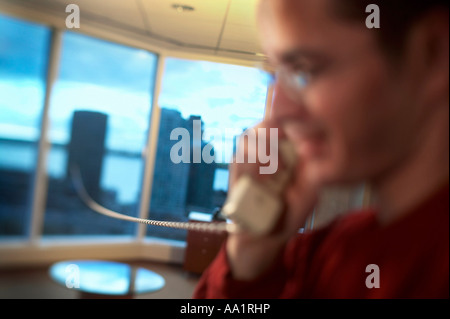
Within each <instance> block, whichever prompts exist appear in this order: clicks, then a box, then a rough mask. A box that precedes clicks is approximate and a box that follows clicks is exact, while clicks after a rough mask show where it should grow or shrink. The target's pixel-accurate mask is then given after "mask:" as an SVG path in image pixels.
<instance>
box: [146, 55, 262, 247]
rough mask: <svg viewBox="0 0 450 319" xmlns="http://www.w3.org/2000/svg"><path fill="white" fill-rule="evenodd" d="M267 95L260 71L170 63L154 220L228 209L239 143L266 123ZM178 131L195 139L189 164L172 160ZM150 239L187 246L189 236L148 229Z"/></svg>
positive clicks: (178, 61) (164, 85) (163, 104)
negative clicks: (230, 169) (230, 168)
mask: <svg viewBox="0 0 450 319" xmlns="http://www.w3.org/2000/svg"><path fill="white" fill-rule="evenodd" d="M266 94H267V80H266V78H265V77H264V76H263V75H262V74H261V73H260V72H259V71H258V70H256V69H253V68H249V67H243V66H236V65H227V64H219V63H212V62H204V61H188V60H181V59H176V58H167V59H166V65H165V74H164V78H163V83H162V91H161V94H160V97H159V105H160V106H161V120H160V128H159V137H158V146H157V154H156V162H155V170H154V178H153V184H152V194H151V200H150V214H149V216H150V218H151V219H157V220H171V221H187V220H188V214H189V213H190V212H192V211H196V212H203V213H211V212H212V211H213V210H214V208H215V207H219V206H221V205H222V204H223V202H224V200H225V197H226V194H227V190H228V163H229V161H230V159H231V156H232V154H233V149H234V147H235V138H236V136H238V135H240V134H241V133H242V132H243V131H244V130H245V129H247V128H249V127H252V126H254V125H255V124H256V123H257V122H259V121H261V120H262V119H263V116H264V109H265V101H266ZM174 129H178V130H177V131H178V132H180V131H181V132H185V133H187V134H185V135H184V137H186V136H187V137H188V138H189V139H190V142H189V145H190V147H189V150H190V154H188V157H189V163H187V162H186V161H181V162H180V163H177V161H173V158H171V150H172V149H173V148H174V147H175V148H176V147H177V143H180V142H181V140H182V135H179V136H178V137H176V134H175V135H174V136H173V138H172V139H171V133H172V132H174V133H175V132H177V131H174ZM180 129H181V130H180ZM205 149H206V150H207V151H206V152H204V150H205ZM202 152H203V153H205V154H206V158H205V156H203V154H202ZM208 153H209V154H210V155H213V156H214V160H213V161H212V162H211V161H210V159H211V157H209V159H208ZM177 154H178V155H180V154H179V152H178V153H177ZM199 156H200V161H199V158H198V157H199ZM195 157H197V158H195ZM147 235H148V236H157V237H163V238H171V239H179V240H184V239H185V236H186V232H185V231H182V230H173V229H167V228H159V227H155V226H149V228H148V231H147Z"/></svg>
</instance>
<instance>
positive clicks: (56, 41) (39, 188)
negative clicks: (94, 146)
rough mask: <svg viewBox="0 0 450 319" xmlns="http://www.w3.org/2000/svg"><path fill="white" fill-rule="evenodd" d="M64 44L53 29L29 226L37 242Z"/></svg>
mask: <svg viewBox="0 0 450 319" xmlns="http://www.w3.org/2000/svg"><path fill="white" fill-rule="evenodd" d="M61 44H62V31H61V30H57V29H53V30H52V35H51V41H50V55H49V60H48V61H49V62H48V66H47V78H46V89H45V99H44V108H43V111H42V117H41V125H40V137H39V146H38V157H37V164H36V174H35V178H34V182H33V200H32V208H31V222H30V226H29V233H28V234H29V240H30V242H31V243H36V242H37V241H38V240H39V238H40V236H41V235H42V228H43V223H44V213H45V203H46V198H47V186H48V185H47V182H48V180H47V156H48V152H49V147H50V145H49V142H48V129H49V109H50V100H51V95H52V89H53V85H54V83H55V81H56V79H57V77H58V67H59V62H60V54H61Z"/></svg>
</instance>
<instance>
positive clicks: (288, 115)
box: [270, 80, 308, 121]
mask: <svg viewBox="0 0 450 319" xmlns="http://www.w3.org/2000/svg"><path fill="white" fill-rule="evenodd" d="M307 117H308V113H307V110H306V107H305V103H304V102H303V101H302V100H301V99H300V98H298V99H295V98H294V97H292V96H290V95H289V94H287V93H286V90H285V89H284V88H283V87H282V85H281V83H280V81H278V80H277V81H276V82H275V83H274V92H273V99H272V107H271V112H270V119H272V120H275V121H283V120H284V119H292V118H299V119H300V118H304V119H306V118H307Z"/></svg>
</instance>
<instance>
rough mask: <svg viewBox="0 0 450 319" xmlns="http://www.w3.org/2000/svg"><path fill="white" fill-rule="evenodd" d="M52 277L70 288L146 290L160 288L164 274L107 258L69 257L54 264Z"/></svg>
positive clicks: (116, 292) (113, 291) (112, 291)
mask: <svg viewBox="0 0 450 319" xmlns="http://www.w3.org/2000/svg"><path fill="white" fill-rule="evenodd" d="M49 274H50V277H51V278H52V279H53V280H55V281H56V282H57V283H59V284H61V285H63V286H66V287H67V288H70V289H76V290H80V291H82V292H86V293H91V294H102V295H116V296H121V295H130V294H142V293H149V292H154V291H157V290H160V289H162V288H163V287H164V285H165V280H164V278H163V277H162V276H161V275H159V274H157V273H155V272H153V271H151V270H148V269H145V268H141V267H134V266H131V265H128V264H125V263H119V262H111V261H104V260H69V261H62V262H58V263H55V264H53V265H52V266H51V267H50V270H49Z"/></svg>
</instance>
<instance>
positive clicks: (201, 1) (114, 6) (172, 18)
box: [0, 0, 261, 60]
mask: <svg viewBox="0 0 450 319" xmlns="http://www.w3.org/2000/svg"><path fill="white" fill-rule="evenodd" d="M1 1H3V2H5V1H6V2H8V1H9V2H14V4H15V5H17V4H22V5H23V6H27V7H30V6H31V7H33V8H35V9H37V10H41V11H46V12H48V13H51V14H52V15H60V16H61V17H62V18H65V17H66V16H67V15H68V14H69V13H66V12H65V7H66V6H67V5H68V4H71V3H75V4H77V5H78V6H79V8H80V25H81V28H82V27H83V22H84V23H95V24H96V25H97V26H98V27H101V28H102V27H103V28H109V29H114V30H122V31H124V32H127V33H128V34H134V35H136V36H139V37H140V38H141V39H142V38H145V39H146V41H149V42H150V43H153V44H155V45H156V46H158V47H161V48H167V49H171V50H181V51H191V52H202V53H205V54H215V55H223V56H238V57H239V58H244V59H248V60H258V59H260V58H261V54H260V53H261V48H260V46H259V43H258V35H257V30H256V19H255V10H256V5H257V2H258V0H1ZM1 1H0V2H1ZM173 4H182V5H188V6H191V7H193V8H194V10H193V11H186V12H179V11H178V10H176V9H174V8H173V7H172V6H173Z"/></svg>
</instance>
